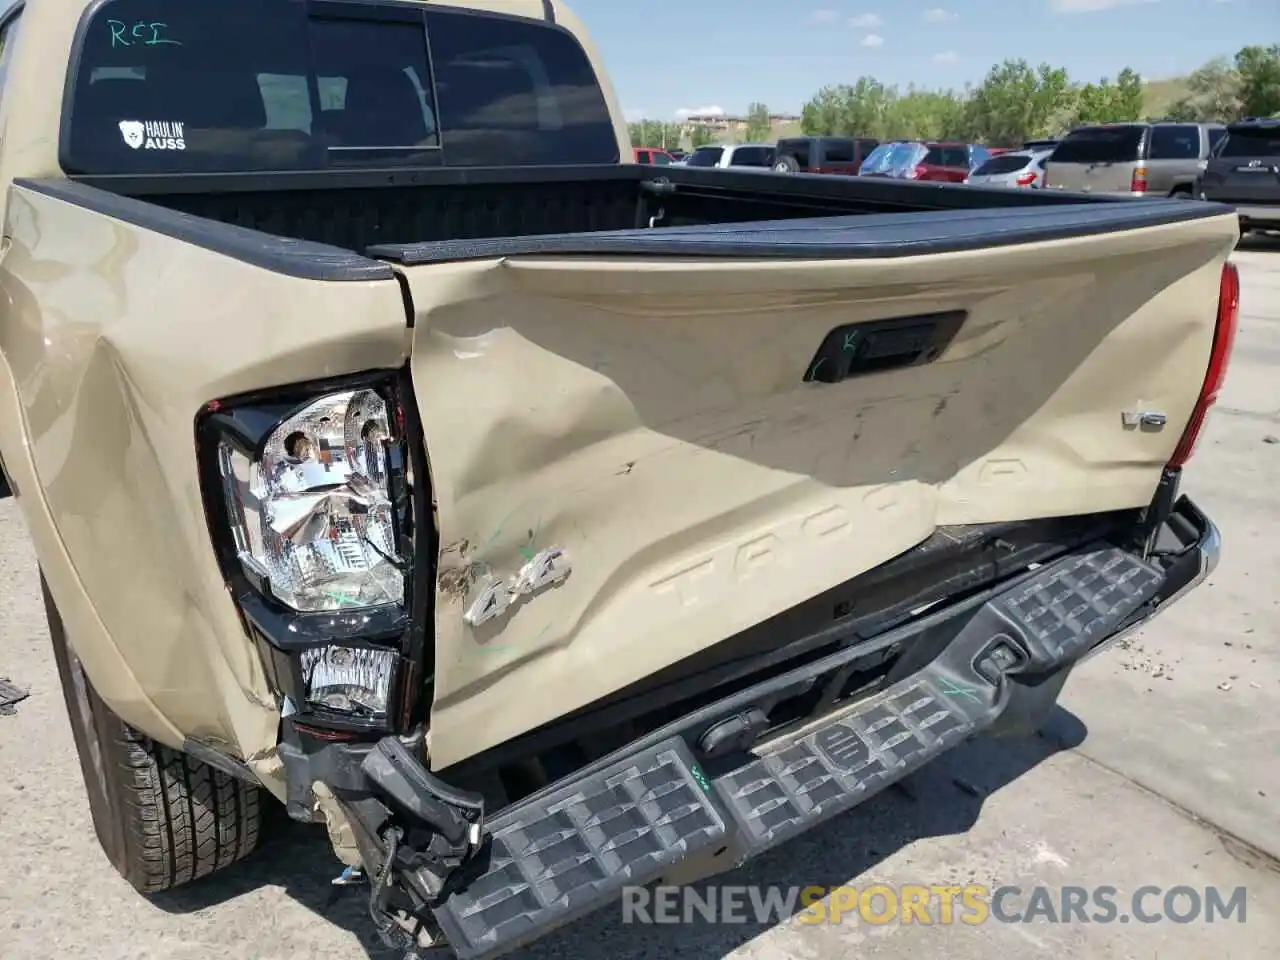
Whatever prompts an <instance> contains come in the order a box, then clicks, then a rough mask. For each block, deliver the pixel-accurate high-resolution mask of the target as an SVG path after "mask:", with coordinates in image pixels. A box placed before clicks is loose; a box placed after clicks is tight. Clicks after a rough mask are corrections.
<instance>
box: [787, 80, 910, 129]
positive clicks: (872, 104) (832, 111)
mask: <svg viewBox="0 0 1280 960" xmlns="http://www.w3.org/2000/svg"><path fill="white" fill-rule="evenodd" d="M896 99H897V91H896V90H894V89H893V88H892V87H886V86H885V85H884V84H883V83H881V82H880V81H879V80H877V79H876V78H875V77H859V78H858V79H857V80H856V81H854V83H853V84H852V85H850V84H841V85H840V86H835V87H824V88H823V89H821V90H819V91H818V93H817V94H815V95H814V96H813V98H812V99H810V101H809V102H808V103H806V104H805V105H804V109H803V110H801V112H800V129H801V130H803V131H804V132H805V133H806V134H808V135H810V136H824V135H838V136H845V137H883V136H884V132H885V130H886V128H887V126H888V117H889V110H890V105H891V104H892V103H893V102H894V101H895V100H896Z"/></svg>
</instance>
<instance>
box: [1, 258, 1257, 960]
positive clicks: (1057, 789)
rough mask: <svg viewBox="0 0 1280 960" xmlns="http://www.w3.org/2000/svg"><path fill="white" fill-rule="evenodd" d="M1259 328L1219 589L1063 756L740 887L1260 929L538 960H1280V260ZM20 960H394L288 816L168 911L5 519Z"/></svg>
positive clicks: (639, 949)
mask: <svg viewBox="0 0 1280 960" xmlns="http://www.w3.org/2000/svg"><path fill="white" fill-rule="evenodd" d="M1237 258H1238V261H1239V262H1240V264H1241V269H1242V274H1243V277H1244V295H1243V313H1244V320H1243V324H1242V330H1241V334H1240V339H1239V341H1238V344H1237V351H1236V356H1235V359H1234V361H1233V367H1232V372H1231V376H1230V379H1229V382H1228V386H1227V389H1226V391H1225V393H1224V396H1223V399H1222V404H1221V407H1220V409H1219V411H1218V413H1217V415H1216V416H1215V417H1214V419H1213V420H1212V422H1211V426H1210V430H1209V433H1208V435H1207V437H1206V439H1205V441H1204V442H1203V443H1202V446H1201V449H1200V452H1199V454H1198V455H1197V459H1196V461H1195V463H1194V467H1193V469H1192V470H1191V472H1190V478H1189V482H1188V489H1189V491H1190V492H1191V493H1192V495H1193V496H1195V497H1196V499H1197V500H1198V502H1200V503H1201V505H1202V506H1204V507H1205V508H1206V509H1207V510H1208V511H1209V513H1210V514H1211V515H1212V516H1213V517H1214V518H1215V520H1216V521H1217V522H1218V523H1219V524H1220V526H1221V527H1222V529H1223V535H1224V540H1225V542H1226V549H1225V553H1224V560H1223V563H1222V565H1221V566H1220V567H1219V569H1218V571H1217V573H1216V574H1215V576H1214V577H1213V579H1212V582H1211V583H1210V584H1208V585H1206V586H1205V587H1204V588H1202V589H1201V590H1199V591H1196V593H1194V594H1193V595H1192V596H1190V597H1188V598H1187V599H1186V600H1185V601H1183V602H1182V603H1181V604H1179V605H1178V607H1177V608H1176V609H1175V610H1174V611H1171V612H1170V613H1169V614H1167V615H1166V616H1165V617H1163V618H1161V619H1160V620H1159V621H1158V622H1157V623H1156V624H1155V625H1154V626H1153V627H1152V628H1150V629H1149V630H1148V631H1146V632H1145V634H1143V635H1140V636H1138V637H1137V638H1135V639H1134V640H1133V641H1132V642H1130V643H1129V644H1128V645H1127V648H1126V649H1118V650H1115V651H1113V652H1112V653H1111V654H1109V655H1108V656H1105V657H1099V658H1097V659H1095V660H1093V661H1091V662H1090V663H1089V664H1088V665H1086V667H1084V668H1082V669H1081V670H1080V671H1079V672H1078V673H1077V675H1076V676H1074V677H1073V678H1072V680H1071V682H1070V684H1069V685H1068V688H1067V692H1066V695H1065V697H1064V700H1063V706H1062V707H1061V708H1060V709H1059V710H1058V712H1057V713H1056V714H1055V716H1054V718H1053V721H1052V722H1051V724H1050V725H1049V727H1048V729H1047V730H1046V733H1045V735H1043V736H1042V737H1040V738H1038V739H1035V740H1031V741H1026V742H1019V743H1007V742H1001V743H995V742H986V741H979V742H976V743H973V744H969V745H966V746H965V747H962V748H960V749H959V750H957V751H955V752H953V753H952V754H951V755H949V756H947V757H944V758H943V759H942V760H941V761H939V762H938V763H937V764H935V765H933V766H932V767H930V768H928V769H926V770H925V771H923V772H922V773H920V774H918V775H917V776H916V777H915V778H913V779H912V780H911V781H910V782H909V783H908V784H907V785H906V788H905V789H903V790H895V791H892V792H891V793H889V794H886V795H882V796H880V797H878V798H876V799H875V800H873V801H872V802H871V803H869V804H867V805H866V806H864V807H863V808H861V809H859V810H858V811H855V812H854V813H852V814H850V815H849V816H847V817H844V818H841V819H840V820H838V821H837V822H835V823H833V824H830V825H828V826H827V827H826V828H824V829H821V830H819V831H816V832H814V833H812V834H810V835H807V836H805V837H803V838H801V839H800V840H798V841H796V842H794V843H792V844H789V845H787V846H785V847H783V848H781V849H779V850H776V851H774V852H773V853H772V854H770V855H767V856H765V857H763V858H761V859H759V860H757V861H754V862H753V863H751V864H749V865H748V866H747V867H745V868H743V869H741V870H739V871H736V872H735V873H733V874H730V875H728V876H726V877H723V878H721V879H720V881H719V882H721V883H726V884H728V883H734V884H744V883H781V884H797V885H808V884H822V885H835V884H854V885H859V886H865V885H867V884H870V883H889V884H916V883H920V884H946V883H960V884H963V883H969V882H978V883H985V884H989V885H992V886H994V885H998V884H1016V885H1020V886H1022V887H1023V888H1024V889H1025V888H1027V887H1030V886H1032V885H1034V884H1044V885H1047V886H1050V887H1053V888H1055V889H1056V888H1060V887H1062V886H1064V885H1076V886H1084V887H1092V886H1096V885H1100V884H1110V885H1113V886H1115V887H1117V888H1119V890H1120V891H1121V903H1122V906H1123V904H1124V899H1123V898H1124V897H1125V896H1127V895H1128V894H1129V893H1131V892H1132V891H1133V890H1134V889H1135V888H1137V887H1139V886H1141V885H1144V884H1152V885H1157V886H1161V887H1164V888H1169V887H1172V886H1175V885H1188V886H1192V887H1195V888H1198V889H1201V890H1203V889H1204V888H1205V887H1207V886H1215V885H1216V886H1219V887H1226V888H1235V887H1237V886H1245V887H1247V889H1248V912H1247V915H1246V920H1245V922H1244V923H1238V922H1234V921H1232V922H1228V923H1222V922H1219V923H1217V924H1215V925H1208V924H1205V923H1203V922H1193V923H1189V924H1176V923H1172V922H1168V921H1166V922H1162V923H1156V924H1140V923H1136V922H1134V923H1124V922H1117V923H1112V924H1099V923H1089V924H1086V923H1071V924H1052V923H1047V922H1036V923H1030V924H1019V923H1014V924H1009V923H987V924H984V925H982V926H978V927H957V926H950V927H948V926H941V925H931V926H930V925H899V924H893V925H886V926H868V925H865V924H858V923H856V922H846V923H844V924H840V925H832V926H803V925H801V924H799V923H797V922H795V921H794V920H793V921H791V922H788V923H782V924H779V925H772V926H765V927H757V926H735V925H723V924H722V925H708V924H694V925H688V926H680V927H634V926H633V927H625V928H624V926H623V924H622V922H621V919H620V913H619V911H615V910H606V911H603V912H601V913H600V914H598V915H596V916H594V917H591V918H588V919H587V920H585V921H583V922H581V923H579V924H577V925H576V926H574V927H572V928H570V929H569V930H567V931H566V932H564V933H561V934H559V935H557V936H555V937H552V938H549V939H547V940H545V941H543V942H542V943H540V944H538V945H537V946H536V947H535V948H534V949H532V950H529V951H526V952H525V953H522V954H520V956H521V957H523V958H530V960H531V958H535V957H536V958H543V957H545V958H552V957H558V956H574V957H590V958H595V957H599V958H605V957H607V958H609V960H631V958H636V960H639V958H660V957H666V956H670V955H672V954H676V953H678V954H679V955H681V956H688V957H692V958H706V960H712V958H720V957H726V956H734V957H754V958H762V960H763V958H782V957H794V958H802V960H844V958H848V957H850V956H854V955H857V956H864V957H877V958H880V957H883V958H895V960H897V958H901V960H906V958H909V957H910V958H917V957H930V956H943V955H945V956H947V957H949V958H957V960H965V958H970V957H972V958H977V957H984V958H985V957H989V956H991V955H992V954H997V955H1000V956H1003V957H1005V958H1023V957H1027V958H1032V957H1042V956H1055V957H1063V956H1081V957H1100V958H1107V957H1114V958H1156V957H1158V958H1160V960H1176V958H1188V960H1191V958H1197V960H1199V958H1203V957H1207V956H1214V957H1216V958H1220V960H1236V958H1246V960H1248V958H1259V960H1262V958H1273V957H1276V956H1280V911H1277V910H1276V905H1277V904H1280V869H1277V863H1278V861H1277V856H1280V805H1277V803H1276V799H1277V798H1278V797H1280V751H1277V749H1276V746H1275V745H1276V743H1277V740H1278V739H1280V725H1278V724H1277V720H1276V719H1275V717H1276V714H1275V712H1274V711H1273V710H1269V709H1267V708H1268V707H1273V706H1274V704H1275V703H1276V702H1277V694H1278V693H1280V606H1278V605H1277V600H1276V599H1275V595H1274V592H1273V589H1272V587H1271V584H1274V583H1275V574H1274V571H1275V570H1276V569H1278V568H1280V548H1278V547H1277V545H1276V540H1275V538H1274V532H1275V531H1276V530H1277V529H1280V527H1278V526H1277V522H1278V521H1280V501H1278V500H1277V499H1276V495H1275V491H1276V490H1277V489H1280V395H1277V394H1276V392H1275V389H1274V387H1273V386H1272V385H1273V384H1274V382H1275V381H1274V378H1275V376H1276V371H1277V369H1278V368H1280V242H1273V243H1268V242H1261V243H1254V244H1251V245H1250V246H1249V247H1248V248H1247V249H1245V250H1243V251H1242V252H1241V253H1239V254H1238V255H1237ZM0 583H4V584H5V589H4V590H3V593H2V594H0V677H8V678H10V679H12V680H13V681H14V682H16V683H18V684H20V685H22V686H24V687H29V688H30V690H31V696H30V697H29V698H28V699H27V700H25V701H23V702H22V703H21V704H19V705H18V707H17V710H16V713H15V714H14V715H12V716H3V715H0V770H3V771H4V774H5V777H4V780H3V782H0V849H3V851H4V855H3V857H2V858H0V958H6V960H7V958H9V957H13V958H24V960H25V958H31V957H44V956H58V957H62V958H77V957H93V958H95V960H117V958H119V960H123V958H138V960H141V958H152V957H155V958H165V960H169V958H190V960H198V958H206V957H207V958H219V960H222V958H225V957H226V956H228V955H231V956H235V957H242V958H264V960H265V958H273V960H274V958H280V960H284V958H303V957H306V958H312V957H320V956H333V957H342V958H355V960H358V958H361V957H365V956H370V957H374V956H376V957H381V956H387V955H388V954H386V953H385V952H384V951H382V950H380V949H379V947H378V945H377V943H376V942H375V940H374V939H373V938H372V936H371V935H370V932H369V929H370V928H369V925H368V923H367V920H366V917H365V914H364V910H363V905H362V903H361V901H360V898H359V896H358V895H357V894H354V893H352V894H346V895H344V896H342V897H340V898H339V899H338V900H336V901H333V902H331V900H330V893H331V889H332V888H331V887H330V884H329V880H330V879H331V878H332V877H333V876H334V874H335V873H336V869H337V868H336V866H335V863H334V861H333V860H332V858H331V856H330V854H329V852H328V850H327V846H326V843H325V840H324V837H323V834H322V832H320V831H318V830H316V829H311V828H307V827H303V826H300V825H297V824H292V823H290V822H288V821H287V820H284V821H282V822H280V823H279V824H278V825H276V826H273V827H272V828H271V829H270V830H269V831H268V832H269V834H270V839H269V842H268V843H267V844H266V846H265V847H264V848H263V849H262V850H261V851H260V852H259V853H258V854H257V855H255V857H253V858H252V859H251V860H250V861H249V862H247V863H245V864H244V865H242V868H241V869H239V870H236V871H233V872H232V873H231V874H230V875H229V876H226V877H218V878H215V879H213V880H212V881H209V882H206V883H203V884H199V885H196V886H195V887H194V888H192V889H189V890H186V891H181V892H179V893H175V894H172V895H169V896H165V897H157V898H154V899H151V900H147V899H144V898H142V897H140V896H138V895H136V894H134V893H133V892H132V890H131V889H130V888H129V887H128V886H127V885H126V884H125V883H124V882H123V881H122V880H120V879H119V878H118V877H117V876H116V875H115V874H114V873H113V872H112V870H111V869H110V867H109V866H108V865H107V863H106V860H105V859H104V857H103V856H102V854H101V852H100V851H99V848H98V846H97V842H96V840H95V838H94V835H93V829H92V826H91V825H90V822H89V817H88V810H87V807H86V804H85V799H84V793H83V787H82V784H81V780H80V773H79V769H78V766H77V764H76V761H75V756H74V750H73V747H72V742H71V736H70V731H69V728H68V726H67V721H66V717H65V714H64V710H63V706H62V702H61V695H60V692H59V689H58V682H57V677H56V673H55V669H54V666H53V660H52V657H51V656H50V650H49V641H48V635H47V631H46V628H45V624H44V617H43V612H42V608H41V605H40V598H39V590H38V587H37V581H36V577H35V566H34V560H33V557H32V553H31V548H30V545H29V543H28V541H27V538H26V535H25V532H24V530H23V527H22V523H21V521H20V519H19V516H18V513H17V510H16V509H15V507H14V505H13V504H12V502H11V501H9V502H4V503H0Z"/></svg>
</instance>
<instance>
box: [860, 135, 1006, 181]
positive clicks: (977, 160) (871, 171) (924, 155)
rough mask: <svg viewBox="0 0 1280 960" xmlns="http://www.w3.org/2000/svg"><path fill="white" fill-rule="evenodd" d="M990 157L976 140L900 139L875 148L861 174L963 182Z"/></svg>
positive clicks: (865, 162)
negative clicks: (957, 141)
mask: <svg viewBox="0 0 1280 960" xmlns="http://www.w3.org/2000/svg"><path fill="white" fill-rule="evenodd" d="M990 157H991V152H990V151H989V150H988V149H987V148H986V147H983V146H980V145H978V144H973V143H941V142H937V141H930V140H924V141H922V140H898V141H895V142H893V143H882V144H880V146H878V147H876V148H875V149H874V150H872V151H871V155H870V156H868V157H867V159H866V160H865V161H863V164H862V167H861V169H859V171H858V175H859V176H863V177H894V178H896V179H899V180H932V181H936V182H940V183H964V181H965V179H966V178H967V177H968V176H969V173H970V172H971V171H972V170H973V169H974V168H975V167H978V166H981V165H982V164H983V163H986V161H987V160H988V159H990Z"/></svg>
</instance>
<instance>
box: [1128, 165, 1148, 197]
mask: <svg viewBox="0 0 1280 960" xmlns="http://www.w3.org/2000/svg"><path fill="white" fill-rule="evenodd" d="M1129 192H1130V193H1146V192H1147V168H1146V167H1134V168H1133V176H1132V177H1130V178H1129Z"/></svg>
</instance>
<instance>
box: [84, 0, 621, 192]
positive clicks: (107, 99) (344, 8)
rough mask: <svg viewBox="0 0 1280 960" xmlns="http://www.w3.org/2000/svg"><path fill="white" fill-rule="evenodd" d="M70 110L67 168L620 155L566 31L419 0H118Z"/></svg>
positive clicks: (455, 162)
mask: <svg viewBox="0 0 1280 960" xmlns="http://www.w3.org/2000/svg"><path fill="white" fill-rule="evenodd" d="M73 57H74V58H73V64H72V67H71V73H70V76H69V78H68V87H67V91H66V96H65V103H64V107H63V128H62V132H61V143H60V146H59V157H60V159H61V162H62V166H63V169H64V171H65V172H66V173H68V174H80V175H110V174H125V175H130V174H166V173H172V174H176V173H222V172H271V171H290V170H326V169H350V168H361V167H364V168H385V167H395V166H491V165H492V166H522V165H541V164H569V163H574V164H597V163H598V164H608V163H617V162H619V155H618V142H617V137H616V134H615V132H614V126H613V121H612V119H611V117H610V115H609V109H608V105H607V103H606V100H605V97H604V94H603V92H602V90H601V88H600V85H599V82H598V80H597V79H596V76H595V72H594V70H593V69H592V67H591V63H590V61H589V59H588V58H587V56H586V54H585V52H584V51H583V49H582V47H581V45H580V44H579V43H578V41H577V40H576V39H575V38H574V37H573V36H572V34H570V33H569V32H568V31H566V30H564V29H563V28H561V27H557V26H555V25H553V24H551V23H547V22H544V21H539V20H531V19H528V18H523V17H512V16H506V15H501V14H489V13H477V12H472V11H469V10H467V11H464V10H457V9H451V8H448V7H440V6H435V5H433V6H431V7H425V6H423V5H422V4H411V3H386V4H380V3H352V2H343V0H219V2H217V3H208V4H203V3H200V4H198V3H178V2H173V0H160V2H154V0H153V2H150V3H144V2H142V0H106V2H104V3H101V4H98V5H95V6H94V7H92V8H91V9H90V11H89V12H88V13H86V15H85V18H84V20H83V21H82V22H81V25H80V30H79V33H78V36H77V49H76V51H75V52H74V55H73Z"/></svg>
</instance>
